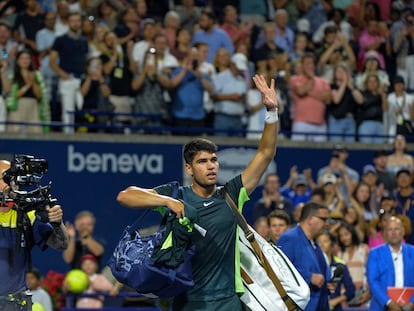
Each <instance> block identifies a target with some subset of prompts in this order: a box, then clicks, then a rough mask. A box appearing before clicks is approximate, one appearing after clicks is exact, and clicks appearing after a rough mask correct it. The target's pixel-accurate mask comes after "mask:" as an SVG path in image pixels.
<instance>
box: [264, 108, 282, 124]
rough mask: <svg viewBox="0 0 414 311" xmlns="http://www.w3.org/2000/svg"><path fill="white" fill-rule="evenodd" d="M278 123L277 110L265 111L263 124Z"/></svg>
mask: <svg viewBox="0 0 414 311" xmlns="http://www.w3.org/2000/svg"><path fill="white" fill-rule="evenodd" d="M278 121H279V114H278V109H277V108H276V109H273V110H270V111H268V110H266V115H265V123H276V122H278Z"/></svg>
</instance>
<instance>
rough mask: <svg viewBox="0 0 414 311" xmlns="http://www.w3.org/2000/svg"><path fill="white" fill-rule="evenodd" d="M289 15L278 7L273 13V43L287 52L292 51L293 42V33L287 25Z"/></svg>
mask: <svg viewBox="0 0 414 311" xmlns="http://www.w3.org/2000/svg"><path fill="white" fill-rule="evenodd" d="M288 22H289V16H288V14H287V12H286V10H284V9H279V10H277V11H276V13H275V24H276V36H275V39H274V40H275V44H276V45H277V46H279V47H280V48H281V49H282V50H284V51H285V52H286V53H287V54H290V53H292V52H293V49H294V47H295V46H294V44H295V34H294V32H293V30H292V29H290V27H289V26H288Z"/></svg>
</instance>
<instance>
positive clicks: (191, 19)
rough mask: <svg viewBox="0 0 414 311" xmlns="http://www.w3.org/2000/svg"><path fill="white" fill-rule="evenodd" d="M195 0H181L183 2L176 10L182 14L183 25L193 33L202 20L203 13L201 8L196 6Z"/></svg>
mask: <svg viewBox="0 0 414 311" xmlns="http://www.w3.org/2000/svg"><path fill="white" fill-rule="evenodd" d="M194 2H195V1H194V0H181V1H180V3H181V4H179V5H177V6H176V7H175V10H176V11H177V13H178V15H179V16H180V21H181V27H183V28H186V29H187V30H188V31H189V32H190V34H191V35H192V34H193V32H194V28H195V26H196V25H197V24H198V21H199V20H200V13H201V10H200V8H199V7H197V6H195V4H194Z"/></svg>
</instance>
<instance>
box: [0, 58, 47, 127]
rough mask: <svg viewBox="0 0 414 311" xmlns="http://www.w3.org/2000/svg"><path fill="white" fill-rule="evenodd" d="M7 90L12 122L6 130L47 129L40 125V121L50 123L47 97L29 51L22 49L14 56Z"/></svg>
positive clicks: (8, 107) (9, 114) (9, 115)
mask: <svg viewBox="0 0 414 311" xmlns="http://www.w3.org/2000/svg"><path fill="white" fill-rule="evenodd" d="M9 87H10V89H5V90H7V92H9V95H8V98H7V109H8V111H9V113H8V116H7V120H8V122H12V123H11V124H9V125H8V126H7V131H8V132H14V133H16V132H20V133H22V132H26V131H27V132H29V133H42V132H48V130H49V127H48V125H44V126H43V127H42V126H41V125H40V124H39V123H40V122H50V107H49V103H48V102H47V99H46V88H45V84H44V81H43V76H42V74H41V73H40V72H39V71H36V70H35V65H34V63H33V61H32V54H31V53H30V51H29V50H23V51H20V52H18V53H17V55H16V65H15V68H14V74H13V76H12V78H11V79H10V86H9ZM13 122H16V123H19V122H23V123H25V122H28V123H37V124H33V125H27V124H13Z"/></svg>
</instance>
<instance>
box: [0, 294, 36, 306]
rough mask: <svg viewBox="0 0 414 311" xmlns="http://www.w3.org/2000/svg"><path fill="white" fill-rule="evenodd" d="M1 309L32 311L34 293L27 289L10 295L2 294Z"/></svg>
mask: <svg viewBox="0 0 414 311" xmlns="http://www.w3.org/2000/svg"><path fill="white" fill-rule="evenodd" d="M0 310H1V311H31V310H32V294H30V292H26V290H21V291H18V292H16V293H14V294H11V295H9V296H0Z"/></svg>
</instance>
